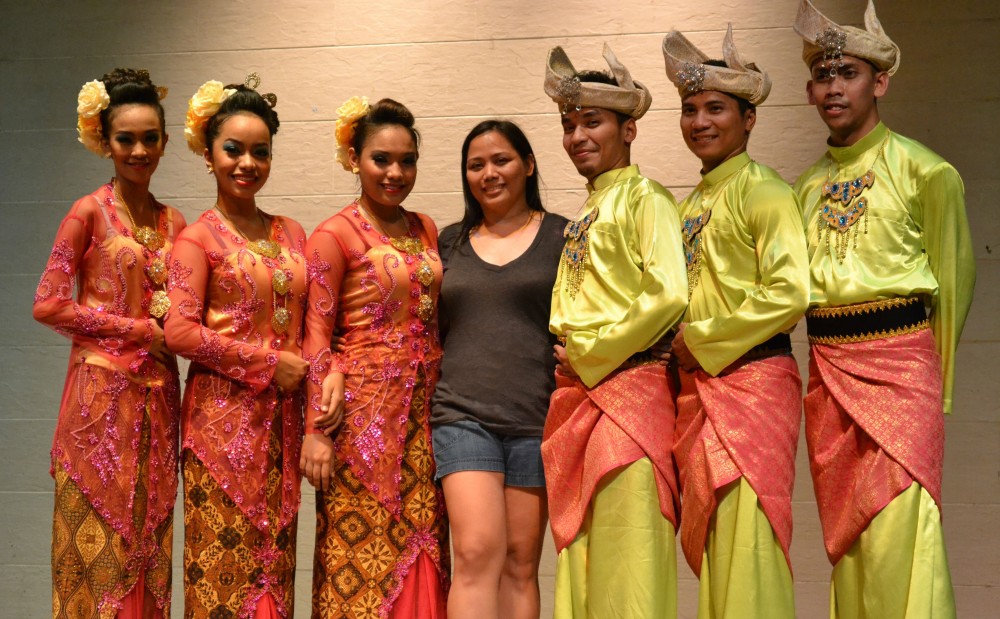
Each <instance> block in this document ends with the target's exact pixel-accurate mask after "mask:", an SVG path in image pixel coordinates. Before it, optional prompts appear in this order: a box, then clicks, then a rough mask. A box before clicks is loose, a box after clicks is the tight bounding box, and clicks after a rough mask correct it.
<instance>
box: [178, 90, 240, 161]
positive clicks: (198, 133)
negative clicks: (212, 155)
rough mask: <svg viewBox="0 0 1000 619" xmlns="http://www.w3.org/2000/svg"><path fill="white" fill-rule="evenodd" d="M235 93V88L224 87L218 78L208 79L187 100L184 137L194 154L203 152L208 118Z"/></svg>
mask: <svg viewBox="0 0 1000 619" xmlns="http://www.w3.org/2000/svg"><path fill="white" fill-rule="evenodd" d="M235 93H236V89H235V88H226V87H225V86H224V85H223V84H222V82H220V81H218V80H209V81H207V82H205V83H204V84H202V85H201V87H200V88H198V92H196V93H194V96H193V97H191V99H190V100H189V101H188V111H187V119H186V120H185V121H184V138H185V139H186V140H187V145H188V148H190V149H191V152H193V153H194V154H196V155H201V154H202V153H204V152H205V127H206V125H207V124H208V120H209V119H210V118H211V117H213V116H215V114H216V113H217V112H218V111H219V107H221V106H222V103H223V102H224V101H225V100H226V99H228V98H229V97H231V96H233V94H235Z"/></svg>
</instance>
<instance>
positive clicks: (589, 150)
mask: <svg viewBox="0 0 1000 619" xmlns="http://www.w3.org/2000/svg"><path fill="white" fill-rule="evenodd" d="M604 58H605V60H607V62H608V65H609V66H610V68H611V72H610V74H608V73H603V72H598V71H582V72H578V71H576V69H574V68H573V65H572V63H570V61H569V58H568V57H567V56H566V54H565V52H563V50H562V48H559V47H556V48H554V49H553V50H551V52H549V58H548V65H547V71H546V77H545V92H546V94H548V95H549V96H550V97H552V99H553V100H554V101H555V102H556V103H557V104H559V110H560V116H561V120H562V127H563V146H564V148H565V149H566V153H567V154H568V155H569V157H570V160H571V161H572V162H573V165H574V166H575V167H576V169H577V171H578V172H579V173H580V175H581V176H583V177H584V178H586V179H587V192H588V194H589V195H588V197H587V201H586V203H585V204H584V205H583V208H582V211H581V213H582V216H581V217H580V218H579V219H577V220H576V221H571V222H570V223H569V225H567V227H566V232H565V236H566V245H565V248H564V250H563V255H562V258H561V262H560V268H559V275H558V277H557V279H556V284H555V287H554V289H553V292H552V315H551V319H550V324H549V327H550V329H551V330H552V332H553V333H555V334H556V335H557V336H559V338H560V340H561V341H562V342H563V345H559V346H556V350H555V354H556V358H557V360H558V366H557V370H556V387H557V388H556V391H555V393H554V394H553V396H552V401H551V405H550V407H549V413H548V418H547V420H546V424H545V433H544V437H543V439H542V459H543V462H544V464H545V478H546V488H547V491H548V495H549V510H550V515H551V522H552V533H553V537H554V538H555V541H556V546H557V549H558V550H559V559H558V564H557V568H556V600H555V616H556V617H557V618H563V617H566V618H569V617H574V618H577V619H579V618H586V617H593V618H595V619H613V618H616V617H620V618H623V619H624V618H629V619H634V618H642V617H650V618H653V617H656V618H661V617H673V616H676V614H677V602H676V599H677V595H676V593H677V574H676V568H675V563H676V549H675V546H674V535H675V523H676V521H677V520H676V503H677V485H676V479H675V476H674V467H673V460H672V458H671V455H670V445H671V442H672V440H671V439H672V435H673V423H674V407H673V398H672V393H671V385H670V384H669V383H668V380H667V377H666V373H665V370H664V367H663V366H662V365H659V364H657V362H656V358H655V357H654V355H653V354H651V353H649V352H647V350H648V349H649V347H650V346H652V345H653V344H654V343H656V342H657V341H659V340H660V339H661V338H663V337H665V336H666V335H667V333H668V331H670V329H671V328H673V327H674V326H675V325H676V324H677V323H678V322H679V321H680V318H681V315H682V314H683V312H684V307H685V305H686V303H687V281H686V278H685V271H684V262H683V261H684V258H683V253H682V244H681V238H680V231H679V229H678V227H677V210H676V203H675V202H674V199H673V196H671V195H670V192H668V191H667V190H666V189H664V188H663V187H662V186H661V185H660V184H658V183H656V182H655V181H652V180H650V179H647V178H644V177H643V176H641V175H640V174H639V168H638V167H637V166H635V165H632V164H631V155H630V149H631V144H632V141H633V140H634V139H635V137H636V133H637V127H636V120H637V119H639V118H641V117H642V115H643V114H645V113H646V110H647V109H649V105H650V103H651V98H650V94H649V90H648V89H647V88H646V87H645V86H643V85H642V84H640V83H639V82H634V81H633V80H632V77H631V75H630V74H629V72H628V70H627V69H626V68H625V67H624V66H623V65H622V64H621V63H619V62H618V60H617V58H615V56H614V54H613V53H612V52H611V50H610V49H609V48H608V47H607V46H605V48H604Z"/></svg>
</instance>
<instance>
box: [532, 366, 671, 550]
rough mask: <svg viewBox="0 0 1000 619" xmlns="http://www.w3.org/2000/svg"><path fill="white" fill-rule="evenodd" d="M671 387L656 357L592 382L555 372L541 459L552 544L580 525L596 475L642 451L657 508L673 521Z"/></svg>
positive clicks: (563, 542) (565, 541)
mask: <svg viewBox="0 0 1000 619" xmlns="http://www.w3.org/2000/svg"><path fill="white" fill-rule="evenodd" d="M671 391H672V387H671V381H670V380H668V378H667V376H666V371H665V369H664V367H663V366H661V365H657V364H648V365H642V366H639V367H636V368H631V369H626V370H619V371H616V372H614V373H612V374H610V375H609V376H608V377H607V378H605V379H604V380H602V381H601V382H600V383H598V384H597V386H595V387H594V388H593V389H587V388H586V386H585V385H584V384H583V383H582V382H581V381H580V380H579V379H577V378H568V377H566V376H563V375H562V374H559V373H556V391H555V392H554V393H553V394H552V400H551V402H550V404H549V413H548V417H547V418H546V420H545V431H544V435H543V437H542V460H543V462H544V465H545V488H546V492H547V494H548V498H549V515H550V519H551V522H552V536H553V538H554V539H555V542H556V550H557V551H562V550H563V549H564V548H566V546H568V545H569V543H570V542H572V541H573V538H575V537H576V535H577V533H578V532H579V531H580V526H581V525H582V524H583V520H584V516H585V514H586V511H587V506H588V505H589V504H590V501H591V498H592V497H593V495H594V490H595V488H596V487H597V484H598V483H599V482H600V481H601V478H603V477H604V476H605V475H607V474H608V473H610V472H611V471H613V470H615V469H618V468H620V467H623V466H625V465H627V464H631V463H632V462H635V461H636V460H639V459H640V458H642V457H648V458H649V459H650V461H651V462H652V463H653V470H654V473H655V475H654V478H655V480H656V488H657V495H658V498H659V502H660V512H661V513H662V514H663V517H664V518H666V519H667V520H669V521H670V522H671V523H672V524H673V525H674V526H675V527H676V526H677V517H676V513H677V504H678V500H677V494H678V493H677V480H676V477H675V474H674V463H673V458H672V456H671V453H670V447H671V443H672V442H673V435H674V406H673V393H672V392H671Z"/></svg>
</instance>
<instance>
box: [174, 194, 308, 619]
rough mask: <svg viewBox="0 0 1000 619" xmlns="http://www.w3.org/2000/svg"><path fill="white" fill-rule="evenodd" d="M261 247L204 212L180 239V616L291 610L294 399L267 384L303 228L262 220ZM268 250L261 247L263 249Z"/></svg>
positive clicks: (299, 299) (296, 483)
mask: <svg viewBox="0 0 1000 619" xmlns="http://www.w3.org/2000/svg"><path fill="white" fill-rule="evenodd" d="M270 226H271V241H273V244H272V245H271V247H270V250H266V248H265V251H263V252H261V246H260V245H258V244H256V243H248V242H247V240H246V239H245V238H244V237H243V236H241V235H240V234H239V233H238V232H236V231H235V230H233V229H231V228H230V226H229V225H227V224H226V223H225V222H224V221H223V220H222V219H221V218H220V216H219V215H218V213H217V212H215V211H214V210H210V211H207V212H205V213H204V214H202V216H201V217H200V218H199V219H198V221H197V222H195V223H194V224H192V225H191V226H189V227H188V228H187V229H186V230H185V233H184V234H182V235H181V236H180V237H179V238H178V239H177V243H176V245H175V247H174V253H173V257H172V260H171V264H170V300H171V303H172V307H171V310H170V314H169V315H168V317H167V321H166V335H167V342H168V343H169V345H170V347H171V349H172V350H174V351H176V352H177V354H179V355H181V356H183V357H185V358H187V359H190V360H191V369H190V371H189V373H188V378H187V389H186V391H185V394H184V403H183V406H182V413H181V415H182V428H181V431H182V442H181V449H182V450H183V451H182V468H183V472H184V527H185V531H184V616H185V617H187V618H190V619H194V618H202V617H206V618H207V617H240V618H244V619H245V618H247V617H253V616H254V613H255V612H256V611H257V607H258V605H261V604H263V605H266V606H267V607H273V608H274V609H275V612H276V613H277V614H278V615H280V616H281V617H289V616H291V614H292V605H293V597H294V591H293V589H294V579H295V532H296V516H297V513H298V509H299V493H300V489H299V487H300V480H301V477H300V475H299V451H300V447H301V437H302V396H301V393H300V392H295V393H281V392H280V391H279V390H278V388H277V386H276V385H274V384H273V383H272V377H273V375H274V371H275V366H276V365H277V363H278V353H279V351H288V352H292V353H296V354H298V353H300V351H301V345H302V335H303V331H302V317H303V313H304V310H305V301H306V264H305V258H304V256H303V253H302V252H303V250H304V249H305V240H306V237H305V232H304V231H303V230H302V227H301V226H300V225H299V224H298V223H296V222H294V221H292V220H290V219H287V218H285V217H271V218H270ZM268 254H270V255H268Z"/></svg>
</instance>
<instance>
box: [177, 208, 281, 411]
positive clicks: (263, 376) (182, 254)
mask: <svg viewBox="0 0 1000 619" xmlns="http://www.w3.org/2000/svg"><path fill="white" fill-rule="evenodd" d="M207 217H208V214H206V215H203V216H202V218H201V219H199V220H198V222H197V223H195V224H193V225H191V226H189V227H188V228H187V229H186V230H185V231H184V233H183V234H181V235H180V236H179V237H178V238H177V242H176V244H175V245H174V251H173V255H172V256H171V260H170V280H169V284H168V287H169V290H170V312H169V313H168V314H167V316H166V321H165V324H164V332H165V334H166V338H167V345H168V346H169V347H170V349H171V350H172V351H174V352H175V353H177V354H178V355H180V356H182V357H185V358H187V359H190V360H191V361H192V362H194V363H198V364H201V365H203V366H205V367H207V368H209V369H211V370H213V371H215V372H218V373H219V374H222V375H223V376H226V377H227V378H230V379H232V380H235V381H237V382H239V383H242V384H245V385H247V386H248V387H249V388H250V389H251V390H252V391H253V392H254V393H260V392H261V391H263V390H264V389H265V388H267V386H268V385H270V383H271V379H272V377H273V376H274V370H275V366H276V365H277V363H278V353H277V352H276V351H274V350H272V349H271V348H269V347H267V346H265V342H264V341H263V340H262V339H260V338H259V337H255V336H248V337H246V338H244V339H236V338H234V337H230V336H229V335H227V334H226V333H224V332H220V331H219V330H214V329H210V328H208V327H206V326H205V324H204V322H205V318H206V307H205V295H206V291H207V289H208V286H209V281H210V279H211V278H212V271H213V268H215V267H217V266H219V265H220V263H222V262H224V261H225V255H224V253H223V251H222V250H223V247H222V246H221V244H220V241H219V239H218V238H217V237H216V236H215V235H214V234H213V230H212V227H211V225H210V223H209V220H207ZM213 219H214V218H213ZM243 251H246V250H243ZM224 270H225V269H224ZM236 277H238V274H237V273H236V272H235V271H234V272H229V273H226V274H225V276H224V277H222V278H220V279H219V282H218V284H219V285H220V286H229V287H232V286H239V285H240V283H242V284H243V285H247V286H252V285H253V282H252V281H248V282H237V281H236V280H235V278H236ZM251 302H252V300H250V299H248V300H247V303H251ZM232 313H233V314H234V316H237V318H236V319H234V320H233V322H234V331H235V330H236V329H235V326H236V325H235V323H236V322H237V320H238V316H239V315H240V313H241V308H235V309H233V311H232Z"/></svg>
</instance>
